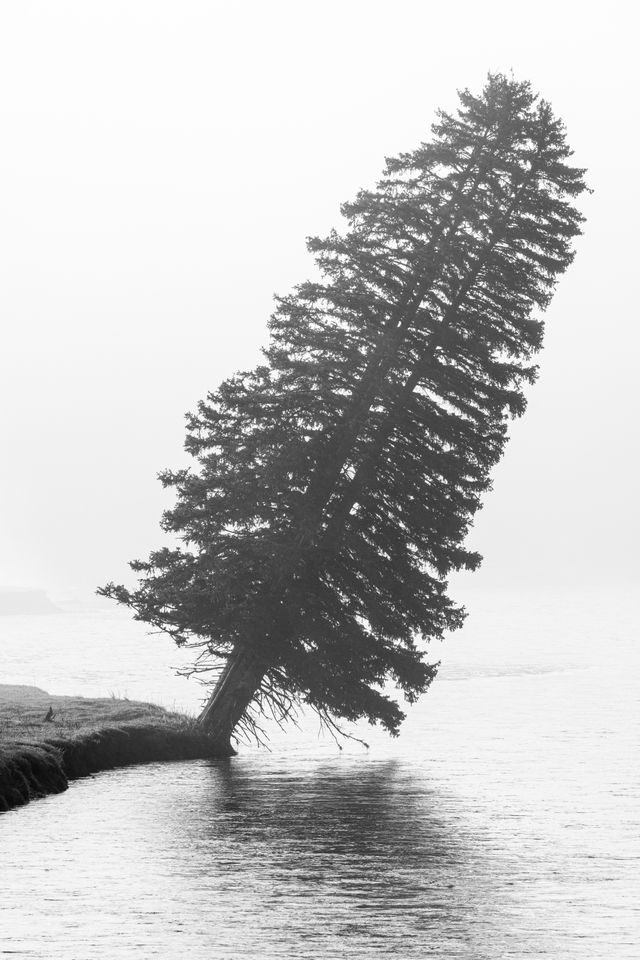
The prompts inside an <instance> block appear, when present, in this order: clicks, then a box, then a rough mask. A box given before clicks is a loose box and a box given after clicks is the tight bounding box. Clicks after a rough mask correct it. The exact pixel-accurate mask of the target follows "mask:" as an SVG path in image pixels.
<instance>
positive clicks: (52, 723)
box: [0, 684, 219, 812]
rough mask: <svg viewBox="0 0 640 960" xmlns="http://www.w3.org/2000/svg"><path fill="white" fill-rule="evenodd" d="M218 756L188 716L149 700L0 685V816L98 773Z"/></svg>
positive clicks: (209, 741)
mask: <svg viewBox="0 0 640 960" xmlns="http://www.w3.org/2000/svg"><path fill="white" fill-rule="evenodd" d="M50 711H51V713H52V716H50V719H45V718H46V717H47V716H48V715H50ZM216 756H219V754H217V753H216V751H215V749H214V746H213V744H212V742H211V740H210V739H209V738H208V737H207V736H206V735H204V734H203V733H202V732H201V731H200V730H199V728H198V727H197V726H196V725H195V724H194V722H193V720H192V719H190V718H189V717H186V716H183V715H181V714H177V713H171V712H169V711H167V710H164V709H163V708H162V707H158V706H155V705H154V704H151V703H138V702H135V701H129V700H117V699H115V698H99V699H89V698H86V697H54V696H51V695H50V694H48V693H46V692H45V691H44V690H40V689H39V688H38V687H22V686H8V685H2V684H0V812H4V811H6V810H10V809H11V808H12V807H16V806H19V805H20V804H23V803H28V802H29V800H33V799H35V798H37V797H42V796H45V795H46V794H48V793H60V792H61V791H63V790H66V789H67V786H68V781H69V780H73V779H75V778H76V777H83V776H88V775H89V774H92V773H97V772H98V771H100V770H108V769H111V768H113V767H121V766H127V765H128V764H132V763H148V762H151V761H154V760H190V759H196V758H200V757H216Z"/></svg>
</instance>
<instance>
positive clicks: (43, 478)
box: [0, 0, 640, 594]
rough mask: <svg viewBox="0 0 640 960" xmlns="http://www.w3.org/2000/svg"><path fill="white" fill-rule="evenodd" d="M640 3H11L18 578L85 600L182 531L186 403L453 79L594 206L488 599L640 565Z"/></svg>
mask: <svg viewBox="0 0 640 960" xmlns="http://www.w3.org/2000/svg"><path fill="white" fill-rule="evenodd" d="M630 11H631V5H630V4H626V3H624V4H623V3H609V4H607V5H598V6H596V5H590V4H588V3H587V4H584V3H580V4H578V3H577V2H576V3H566V4H562V3H556V2H554V3H546V2H544V3H536V4H535V5H520V4H513V3H506V2H505V3H497V2H486V3H483V4H477V3H475V2H462V3H455V4H450V5H445V4H442V5H440V4H438V5H436V4H432V3H429V2H402V0H395V2H394V3H380V2H377V0H375V2H372V0H367V2H360V0H342V2H341V3H335V2H322V3H320V2H308V3H301V2H295V3H293V2H292V3H288V2H276V0H262V2H244V3H241V2H238V3H228V2H225V3H221V2H202V3H197V2H189V0H180V2H178V0H174V2H158V0H148V2H147V0H144V2H143V0H137V2H136V0H133V2H132V0H127V2H113V0H110V2H108V3H107V2H91V3H87V2H86V0H75V2H63V0H56V2H54V3H51V2H49V0H44V2H30V0H20V3H13V4H9V3H7V4H4V5H2V12H1V14H0V122H1V130H2V149H1V150H0V212H1V218H0V320H1V323H2V330H3V336H2V349H1V356H0V394H1V397H0V418H1V441H2V448H1V456H2V471H1V479H0V484H1V500H0V538H1V539H0V585H3V586H34V587H35V586H38V587H44V588H46V589H48V590H50V591H52V592H53V593H54V594H55V592H56V591H66V590H82V591H86V592H87V593H88V592H89V591H92V590H93V589H94V588H95V587H96V586H97V585H98V584H101V583H104V582H105V581H106V580H108V579H115V580H117V581H120V580H123V579H126V578H127V577H128V569H127V565H126V564H127V561H128V560H129V559H132V558H134V557H143V556H145V555H146V554H147V553H148V551H149V549H151V548H152V547H153V546H158V545H160V544H161V543H163V542H164V536H163V534H162V533H161V531H160V530H159V527H158V520H159V517H160V513H161V511H162V509H163V507H164V506H167V505H168V503H169V502H170V500H168V499H167V496H168V495H167V494H165V493H163V491H162V490H161V488H160V484H159V483H158V482H157V480H156V479H155V477H156V474H157V472H158V471H159V470H161V469H162V468H164V467H168V466H172V467H176V466H179V465H181V464H183V463H185V462H186V458H185V454H184V453H183V450H182V444H183V439H184V414H185V412H186V411H188V410H190V409H193V407H194V406H195V404H196V403H197V401H198V399H199V398H201V397H202V396H204V395H205V394H206V392H207V390H209V389H213V388H214V387H215V386H216V385H217V384H218V383H219V382H220V380H221V379H222V378H223V377H225V376H228V375H229V374H230V373H232V372H233V371H234V370H236V369H238V368H249V367H250V366H252V365H253V364H254V363H255V362H256V360H257V358H258V350H259V347H260V346H261V345H263V344H264V343H265V342H266V323H267V320H268V317H269V314H270V312H271V309H272V295H273V294H274V293H275V292H278V293H281V294H282V293H286V292H287V291H288V290H290V288H291V286H292V285H293V284H294V283H296V282H298V281H301V280H303V279H305V278H306V276H307V275H308V274H309V273H310V271H311V267H310V258H309V256H308V254H307V253H306V249H305V242H304V241H305V237H306V236H308V235H312V234H322V233H324V232H326V231H328V230H329V229H330V228H331V227H332V226H336V227H338V228H340V226H341V218H340V216H339V204H340V202H342V201H344V200H347V199H350V198H351V197H353V195H354V193H355V192H356V190H357V189H358V188H360V187H363V186H367V185H371V184H372V183H373V182H375V180H376V178H377V176H378V174H379V173H380V172H381V170H382V166H383V159H384V157H385V155H393V154H395V153H397V152H399V151H401V150H411V149H413V148H415V147H416V146H417V144H418V143H419V142H420V141H421V140H425V139H428V138H429V125H430V123H431V122H432V121H433V119H434V111H435V109H436V108H437V107H439V106H443V107H452V106H454V105H455V102H456V93H455V91H456V88H461V87H465V86H469V87H470V88H472V89H473V90H475V91H479V90H480V88H481V87H482V85H483V82H484V79H485V76H486V73H487V71H488V70H492V71H498V70H501V71H504V72H509V71H510V70H511V69H513V72H514V75H515V76H516V77H517V78H518V79H529V80H531V81H532V83H533V85H534V87H535V89H537V90H538V91H540V92H541V93H542V95H543V96H544V97H545V98H547V99H548V100H550V101H551V103H552V104H553V106H554V109H555V111H556V112H557V114H559V115H560V116H561V117H562V118H563V119H564V120H565V122H566V124H567V128H568V139H569V142H570V143H571V144H572V145H573V147H574V149H575V151H576V155H575V160H576V162H577V163H579V164H580V165H583V166H586V167H588V169H589V174H588V181H589V184H590V186H591V187H593V188H594V191H595V192H594V194H593V196H590V197H586V198H584V199H583V200H582V201H581V207H582V209H583V210H584V212H585V213H586V215H587V217H588V222H587V224H586V228H585V236H584V237H583V238H581V239H580V241H579V243H578V255H577V258H576V262H575V263H574V265H573V266H572V267H571V268H570V269H569V271H568V273H567V274H566V275H565V276H564V277H563V278H562V280H561V282H560V285H559V289H558V291H557V293H556V296H555V298H554V301H553V304H552V306H551V307H550V309H549V310H548V311H547V315H546V321H547V336H546V344H545V349H544V351H543V352H542V354H541V355H540V358H539V362H540V367H541V376H540V379H539V381H538V383H537V384H536V385H535V387H533V388H531V389H530V390H529V396H530V404H529V409H528V411H527V413H526V414H525V416H524V418H523V419H522V420H520V421H518V422H516V423H515V424H514V425H513V427H512V430H511V434H512V440H511V442H510V443H509V445H508V447H507V451H506V455H505V458H504V460H503V462H502V463H501V465H500V466H499V467H498V469H497V470H496V471H495V474H494V477H495V487H494V491H493V492H492V493H491V494H490V495H489V496H488V497H487V500H486V507H485V509H484V510H483V511H482V512H481V514H479V515H478V518H477V521H476V525H475V530H474V533H473V538H472V542H473V546H474V547H475V548H476V549H479V550H480V551H481V553H483V554H484V556H485V566H484V571H483V572H482V573H480V574H478V575H477V576H478V577H482V578H484V581H481V582H489V581H490V582H492V583H497V584H500V583H502V582H504V583H505V584H507V585H529V586H534V587H535V586H537V585H540V586H548V585H549V584H560V585H563V584H568V583H577V584H586V585H596V584H598V583H602V582H606V583H609V582H612V581H615V580H616V579H618V580H620V579H621V580H623V581H628V580H629V581H630V580H631V578H632V577H634V576H635V575H636V574H637V568H638V561H637V557H636V554H637V544H638V541H639V536H638V535H639V533H640V531H639V529H638V527H639V521H638V509H637V493H636V488H637V470H638V461H639V454H638V439H637V432H638V431H637V423H638V414H639V413H640V411H639V409H638V406H639V404H638V392H637V384H636V381H637V367H638V359H637V351H638V344H639V334H638V323H637V319H636V317H635V301H636V297H635V296H634V294H635V283H636V277H635V270H636V262H635V261H636V251H635V247H636V244H637V241H636V237H635V231H636V224H637V221H638V180H637V173H636V166H637V146H638V143H637V139H638V134H637V119H638V116H637V100H636V93H635V87H636V68H635V65H634V59H635V29H634V27H633V24H632V23H631V13H630Z"/></svg>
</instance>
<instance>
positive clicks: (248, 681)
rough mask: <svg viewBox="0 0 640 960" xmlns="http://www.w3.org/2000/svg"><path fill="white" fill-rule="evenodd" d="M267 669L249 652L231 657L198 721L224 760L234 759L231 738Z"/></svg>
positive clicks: (241, 651)
mask: <svg viewBox="0 0 640 960" xmlns="http://www.w3.org/2000/svg"><path fill="white" fill-rule="evenodd" d="M264 673H265V670H264V667H263V666H261V665H260V664H258V663H257V661H256V659H255V657H253V656H252V655H251V654H250V653H249V652H248V651H246V650H239V649H238V648H236V649H235V650H234V651H233V653H231V655H230V656H229V659H228V660H227V663H226V665H225V667H224V670H223V671H222V673H221V674H220V677H219V679H218V682H217V683H216V685H215V687H214V688H213V691H212V693H211V696H210V697H209V700H208V702H207V704H206V706H205V708H204V710H203V711H202V713H201V714H200V716H199V717H198V723H200V724H201V725H202V726H203V727H204V728H205V730H206V732H207V733H208V734H209V735H210V736H212V737H213V739H214V740H215V742H216V745H217V747H218V749H219V751H220V753H221V754H222V755H223V756H227V757H231V756H234V754H235V752H236V751H235V750H234V749H233V747H232V746H231V735H232V733H233V731H234V729H235V727H236V725H237V724H238V723H239V721H240V720H241V719H242V715H243V713H244V712H245V710H246V709H247V707H248V706H249V704H250V703H251V701H252V700H253V698H254V696H255V694H256V691H257V690H258V688H259V686H260V682H261V680H262V678H263V676H264Z"/></svg>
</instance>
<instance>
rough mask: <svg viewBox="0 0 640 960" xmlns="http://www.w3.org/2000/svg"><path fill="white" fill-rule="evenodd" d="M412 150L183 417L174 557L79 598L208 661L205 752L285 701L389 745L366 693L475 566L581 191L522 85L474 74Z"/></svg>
mask: <svg viewBox="0 0 640 960" xmlns="http://www.w3.org/2000/svg"><path fill="white" fill-rule="evenodd" d="M432 132H433V139H432V140H431V142H429V143H425V144H422V145H421V146H420V147H418V149H417V150H415V151H414V152H412V153H404V154H401V155H400V156H398V157H396V158H393V159H390V160H388V161H387V165H386V169H385V172H384V175H383V178H382V180H381V181H380V182H379V183H378V185H377V187H376V188H375V189H373V190H363V191H362V192H361V193H359V194H358V195H357V197H356V198H355V200H354V201H353V202H352V203H347V204H345V205H344V206H343V207H342V213H343V215H344V217H345V218H346V220H347V224H348V229H347V230H346V231H345V232H344V233H342V234H341V233H337V232H332V233H330V234H329V236H328V237H326V238H324V239H318V238H314V239H311V240H310V241H309V243H308V246H309V249H310V251H311V252H312V253H313V254H314V255H315V259H316V263H317V265H318V267H319V275H320V277H321V279H319V280H316V281H310V282H308V283H303V284H301V285H300V286H299V287H297V288H296V289H295V290H294V292H293V293H292V294H291V295H289V296H286V297H282V298H280V299H278V300H277V308H276V310H275V313H274V315H273V317H272V318H271V321H270V334H271V336H270V342H269V345H268V348H267V349H266V351H265V353H264V363H263V364H262V365H260V366H258V367H256V368H255V369H253V370H251V371H249V372H243V373H238V374H237V375H235V376H233V377H231V378H230V379H228V380H227V381H225V382H224V383H223V384H222V385H221V386H220V387H219V388H218V390H217V391H215V392H214V393H211V394H210V395H209V396H208V397H207V399H206V400H205V401H203V402H201V403H200V405H199V407H198V410H197V412H196V413H195V414H193V415H191V416H189V417H188V435H187V441H186V447H187V450H188V451H189V452H190V453H191V454H192V455H193V457H194V458H195V461H196V465H195V467H194V468H193V469H187V470H179V471H176V472H165V473H164V474H163V475H161V479H162V481H163V483H164V484H165V485H166V486H170V487H173V488H175V491H176V505H175V507H174V508H173V509H172V510H169V511H168V512H167V513H166V514H165V516H164V520H163V526H164V528H165V529H166V530H167V531H170V532H172V533H174V534H177V536H178V538H180V540H181V541H182V544H183V545H182V546H180V547H173V548H166V549H162V550H159V551H156V552H154V553H152V554H151V556H150V558H149V560H148V561H146V562H135V563H133V564H131V566H132V568H133V569H134V571H136V572H137V573H138V574H139V585H138V587H137V589H135V590H128V589H125V588H124V587H122V586H116V585H114V584H109V585H108V586H107V587H105V588H103V589H102V590H101V591H100V592H101V593H103V594H104V595H106V596H110V597H113V598H115V599H116V600H118V601H120V602H121V603H124V604H126V605H128V606H129V607H131V608H132V609H133V610H134V611H135V615H136V617H137V618H138V619H140V620H143V621H146V622H147V623H149V624H153V625H154V626H156V627H159V628H161V629H162V630H164V631H167V632H168V633H170V634H171V635H172V636H173V637H174V638H175V640H176V641H177V642H178V643H179V644H185V643H190V644H193V645H194V646H196V647H200V648H201V649H200V655H199V658H198V660H197V662H196V664H195V665H194V669H197V670H204V671H208V670H212V671H215V669H216V667H218V671H217V673H213V674H212V676H213V677H214V679H215V683H214V685H213V689H212V693H211V696H210V698H209V701H208V704H207V705H206V707H205V709H204V711H203V713H202V715H201V722H202V724H203V725H204V726H205V727H206V728H207V729H208V730H209V731H210V732H211V734H212V735H213V737H214V738H215V740H216V741H217V744H218V748H219V749H220V750H221V751H223V752H229V751H230V750H231V747H230V740H231V738H232V736H233V733H234V730H235V729H236V728H237V726H238V724H242V722H243V720H247V718H250V717H251V716H252V715H253V716H254V717H255V716H256V715H259V714H260V712H261V711H262V712H263V713H268V712H269V711H271V712H272V713H274V715H275V716H276V718H278V719H281V720H282V719H284V718H286V717H287V716H288V715H289V714H290V712H291V710H292V708H293V707H294V705H295V704H297V703H300V702H302V703H305V704H308V705H310V706H311V707H313V708H315V710H317V711H318V713H319V714H320V716H321V717H322V718H323V719H324V720H325V721H326V722H327V723H330V724H333V723H335V722H336V721H337V720H339V719H340V718H344V719H347V720H355V719H358V718H361V717H365V718H367V719H368V720H369V721H370V722H372V723H375V722H379V723H381V724H382V725H383V726H384V727H386V728H387V729H388V730H389V731H390V732H391V733H396V732H397V731H398V727H399V724H400V722H401V720H402V718H403V713H402V710H401V708H400V706H399V705H398V703H397V702H396V701H395V700H394V699H393V698H392V697H390V696H389V695H388V693H387V692H385V691H386V689H387V688H386V686H385V685H386V684H387V683H388V681H389V680H392V681H394V682H395V684H396V686H397V688H399V689H400V690H401V691H402V692H403V693H404V696H405V698H406V699H407V700H408V701H409V702H411V701H413V700H414V699H415V698H416V697H417V696H418V695H419V694H420V693H421V692H423V691H425V690H426V688H427V687H428V686H429V684H430V682H431V680H432V678H433V676H434V674H435V669H436V668H435V666H434V665H433V664H430V663H429V662H427V659H426V646H427V643H428V641H429V640H431V639H434V638H441V637H442V635H443V634H444V632H445V631H449V630H452V629H455V628H456V627H459V626H460V624H461V622H462V618H463V611H462V610H460V609H459V608H457V607H456V606H455V605H454V604H453V603H452V601H451V600H450V599H449V598H448V597H447V594H446V588H447V583H446V577H447V575H448V574H449V573H450V572H451V571H453V570H458V569H460V568H471V569H473V568H475V567H476V566H477V565H478V563H479V561H480V557H479V556H478V554H476V553H473V552H470V551H469V550H468V549H466V548H465V547H464V545H463V542H464V539H465V535H466V533H467V531H468V529H469V526H470V523H471V521H472V518H473V515H474V513H475V511H476V510H477V509H478V507H479V506H480V501H481V497H482V494H483V493H484V492H485V491H486V490H487V488H488V486H489V482H490V481H489V474H490V470H491V468H492V466H493V465H494V464H495V463H496V462H497V461H498V460H499V458H500V456H501V454H502V451H503V448H504V445H505V440H506V424H507V420H508V417H509V415H512V416H517V415H520V414H521V413H522V412H523V410H524V407H525V400H524V396H523V392H522V391H523V385H524V384H525V383H526V382H528V381H532V380H533V379H534V377H535V367H534V366H533V365H532V357H533V355H534V354H535V352H536V351H537V350H538V349H539V348H540V346H541V341H542V333H543V324H542V321H541V319H540V313H541V312H542V311H543V310H544V308H545V307H546V306H547V304H548V303H549V300H550V298H551V295H552V292H553V288H554V285H555V283H556V280H557V278H558V277H559V275H560V274H562V272H563V271H564V270H565V269H566V268H567V266H568V265H569V263H570V262H571V261H572V259H573V253H572V250H571V244H572V240H573V239H574V237H576V235H578V234H579V233H580V224H581V222H582V220H583V218H582V216H581V215H580V213H579V212H578V211H577V210H576V208H575V207H574V206H573V205H572V201H573V200H574V198H576V197H577V196H578V195H579V194H581V193H582V191H584V190H585V189H586V188H585V184H584V179H583V173H584V171H583V170H581V169H578V168H575V167H573V166H571V165H569V163H568V162H567V161H568V159H569V157H570V156H571V151H570V150H569V149H568V147H567V144H566V140H565V133H564V127H563V124H562V123H561V122H560V121H559V120H557V119H556V118H555V117H554V115H553V112H552V110H551V107H550V106H549V104H548V103H546V102H545V101H543V100H539V99H538V98H537V97H536V96H534V94H533V93H532V90H531V87H530V85H529V84H528V83H519V82H516V81H515V80H513V79H509V78H506V77H504V76H502V75H490V76H489V78H488V81H487V83H486V86H485V88H484V90H483V91H482V93H481V94H480V95H479V96H475V95H473V94H471V93H470V92H469V91H467V90H465V91H463V92H462V93H461V94H460V106H459V109H458V111H457V112H456V113H455V114H448V113H445V112H440V113H439V114H438V119H437V122H436V123H435V124H434V125H433V127H432ZM252 711H254V712H253V714H252Z"/></svg>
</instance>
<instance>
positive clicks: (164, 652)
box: [0, 594, 640, 960]
mask: <svg viewBox="0 0 640 960" xmlns="http://www.w3.org/2000/svg"><path fill="white" fill-rule="evenodd" d="M468 605H469V607H470V610H471V620H470V622H469V623H468V626H467V627H466V628H465V630H464V631H463V633H461V634H458V635H457V636H456V637H455V638H452V639H451V640H450V641H449V642H448V644H447V645H446V646H445V648H444V650H443V651H440V650H438V651H436V654H437V655H440V653H442V656H443V661H444V663H443V668H442V672H441V675H440V677H439V678H438V680H437V681H436V683H435V685H434V686H433V688H432V690H431V692H430V693H429V694H428V695H427V697H425V698H424V699H423V701H422V702H421V703H420V704H419V705H418V706H417V707H416V708H414V709H412V711H411V714H410V717H409V719H408V721H407V723H406V726H405V729H404V730H403V733H402V735H401V737H400V739H398V740H389V739H388V738H386V737H385V736H383V735H380V734H377V733H374V734H373V735H372V734H371V732H370V731H367V730H363V731H361V732H363V733H364V734H365V735H366V737H367V739H369V742H370V744H371V748H370V749H369V750H368V751H366V750H364V749H363V748H361V747H358V746H357V745H351V746H349V747H348V748H346V749H345V750H343V751H342V752H340V751H338V750H337V749H336V748H335V746H334V745H333V744H332V743H331V741H327V740H326V739H324V740H323V739H318V736H317V728H316V726H315V725H314V724H313V723H312V722H305V723H303V725H302V729H301V730H300V731H293V732H292V733H291V734H289V735H287V737H286V738H285V737H282V736H274V740H273V744H272V751H271V753H268V752H265V751H256V750H255V749H247V748H245V749H243V751H242V754H241V756H240V757H238V758H236V759H234V760H232V761H230V762H219V763H213V762H206V761H198V762H189V763H177V764H153V765H150V766H143V767H136V768H129V769H125V770H119V771H113V772H108V773H104V774H100V775H99V776H97V777H95V778H89V779H86V780H82V781H78V782H76V783H74V784H73V785H72V786H71V788H70V790H69V791H68V792H67V793H66V794H64V795H62V796H58V797H50V798H47V799H45V800H41V801H38V802H36V803H33V804H31V805H30V806H29V807H26V808H24V809H22V810H17V811H12V812H11V813H8V814H5V815H3V816H2V817H0V857H1V861H0V889H1V890H2V896H1V897H0V955H5V954H6V955H7V956H23V957H34V958H47V960H49V958H52V957H55V958H61V960H89V958H93V957H96V958H107V957H109V958H120V957H140V958H145V957H162V958H165V957H166V958H170V957H171V958H173V957H178V958H182V957H185V958H186V957H188V958H194V960H200V958H203V960H204V958H207V960H212V958H234V960H235V958H238V960H245V958H246V960H253V958H257V957H268V958H271V957H274V958H275V957H285V958H288V957H291V958H293V957H308V958H336V960H337V958H363V960H364V958H369V957H372V958H374V957H397V958H400V960H402V958H414V957H415V958H419V957H436V958H442V960H448V958H453V960H455V958H459V957H460V958H462V957H469V958H474V960H485V958H486V960H489V958H492V960H493V958H501V957H510V958H518V957H523V958H524V957H545V958H550V960H562V958H565V957H566V958H572V957H576V958H577V957H580V958H603V960H605V958H616V960H617V958H633V960H637V958H638V957H639V956H640V946H639V928H640V915H639V909H638V904H639V903H640V883H639V872H638V867H639V864H640V829H639V827H640V816H639V806H638V800H639V799H640V785H639V780H638V774H637V770H638V764H637V761H638V726H637V721H638V717H639V712H638V665H639V662H640V661H639V657H638V651H637V648H636V644H635V639H636V636H637V632H638V631H637V627H638V614H637V610H636V607H635V602H634V600H633V598H632V597H631V596H629V595H625V594H618V595H616V596H615V597H613V596H607V597H604V596H601V597H596V596H593V595H591V596H580V595H572V596H568V595H564V596H563V597H562V598H558V597H553V596H546V597H539V596H538V597H532V596H526V595H522V596H519V597H516V596H512V597H511V598H510V599H506V598H505V597H504V596H489V595H486V594H485V595H484V596H482V597H480V596H478V597H476V598H475V599H470V600H469V603H468ZM0 629H1V630H2V643H3V653H4V662H5V668H4V670H5V674H6V679H7V681H9V682H28V683H33V682H36V683H38V684H39V685H41V686H43V687H45V688H46V689H49V690H50V691H51V692H80V691H81V692H85V693H87V694H99V693H108V692H109V691H110V690H114V692H119V693H123V694H125V695H129V696H131V697H134V696H135V697H139V696H149V697H154V698H155V699H160V700H162V701H163V702H165V703H168V704H172V703H174V702H176V703H177V704H179V705H184V706H187V707H189V706H190V707H192V708H193V709H195V708H196V706H197V702H198V699H199V696H200V693H199V690H198V688H197V687H194V688H193V689H192V686H191V684H189V683H187V682H186V681H184V680H182V679H175V678H173V677H172V676H171V675H170V673H168V672H167V671H166V666H165V665H166V664H167V663H177V662H178V658H177V655H176V654H175V652H174V651H173V650H172V649H171V647H170V645H169V644H168V643H167V642H166V641H164V640H162V638H159V637H151V638H149V637H145V636H144V635H143V633H142V631H141V629H140V627H139V626H136V625H134V624H130V623H128V621H126V620H124V619H123V618H121V617H120V616H119V615H115V614H112V613H102V612H96V611H91V610H86V609H85V610H78V609H76V610H75V611H69V610H68V611H67V612H66V613H62V614H59V615H55V616H51V617H38V618H35V617H32V618H26V617H24V618H19V617H5V618H3V621H2V622H1V623H0ZM7 664H8V668H7V666H6V665H7ZM123 677H126V678H127V679H126V681H125V683H123Z"/></svg>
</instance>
